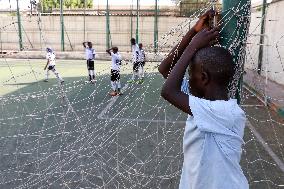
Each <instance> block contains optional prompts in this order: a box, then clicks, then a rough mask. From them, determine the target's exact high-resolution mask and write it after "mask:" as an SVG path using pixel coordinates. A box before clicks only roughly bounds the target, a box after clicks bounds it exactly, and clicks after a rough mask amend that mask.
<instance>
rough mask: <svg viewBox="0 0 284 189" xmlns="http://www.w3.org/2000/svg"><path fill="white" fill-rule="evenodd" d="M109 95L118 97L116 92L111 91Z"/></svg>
mask: <svg viewBox="0 0 284 189" xmlns="http://www.w3.org/2000/svg"><path fill="white" fill-rule="evenodd" d="M109 95H110V96H116V95H117V93H116V92H114V91H111V92H110V93H109Z"/></svg>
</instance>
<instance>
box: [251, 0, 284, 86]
mask: <svg viewBox="0 0 284 189" xmlns="http://www.w3.org/2000/svg"><path fill="white" fill-rule="evenodd" d="M283 10H284V1H277V2H274V3H271V4H269V6H268V8H267V16H266V19H265V41H264V48H263V57H262V59H263V61H262V70H261V75H262V76H266V74H267V76H268V78H269V79H270V80H272V81H275V82H277V83H279V84H283V85H284V11H283ZM260 26H261V10H259V9H258V11H256V10H255V11H253V12H252V14H251V26H250V34H251V36H250V37H249V39H248V48H247V49H248V50H247V62H246V64H245V68H248V69H251V70H254V71H257V65H258V55H259V38H260V36H259V34H260Z"/></svg>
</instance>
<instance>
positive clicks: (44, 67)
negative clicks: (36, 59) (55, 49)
mask: <svg viewBox="0 0 284 189" xmlns="http://www.w3.org/2000/svg"><path fill="white" fill-rule="evenodd" d="M48 64H49V60H47V62H46V65H45V67H44V69H43V70H46V68H47V65H48Z"/></svg>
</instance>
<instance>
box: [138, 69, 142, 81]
mask: <svg viewBox="0 0 284 189" xmlns="http://www.w3.org/2000/svg"><path fill="white" fill-rule="evenodd" d="M141 77H142V66H139V68H138V78H139V79H141Z"/></svg>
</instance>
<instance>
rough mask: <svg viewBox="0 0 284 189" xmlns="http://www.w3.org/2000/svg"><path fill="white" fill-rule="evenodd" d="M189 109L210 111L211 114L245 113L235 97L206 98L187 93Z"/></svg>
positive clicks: (243, 114)
mask: <svg viewBox="0 0 284 189" xmlns="http://www.w3.org/2000/svg"><path fill="white" fill-rule="evenodd" d="M189 105H190V109H191V110H192V111H193V112H194V111H203V112H207V113H208V114H210V113H212V116H214V115H216V116H221V117H226V116H231V115H232V116H244V117H245V113H244V111H243V110H242V108H241V107H240V106H239V105H238V103H237V100H236V99H229V100H207V99H203V98H198V97H195V96H192V95H189Z"/></svg>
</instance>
